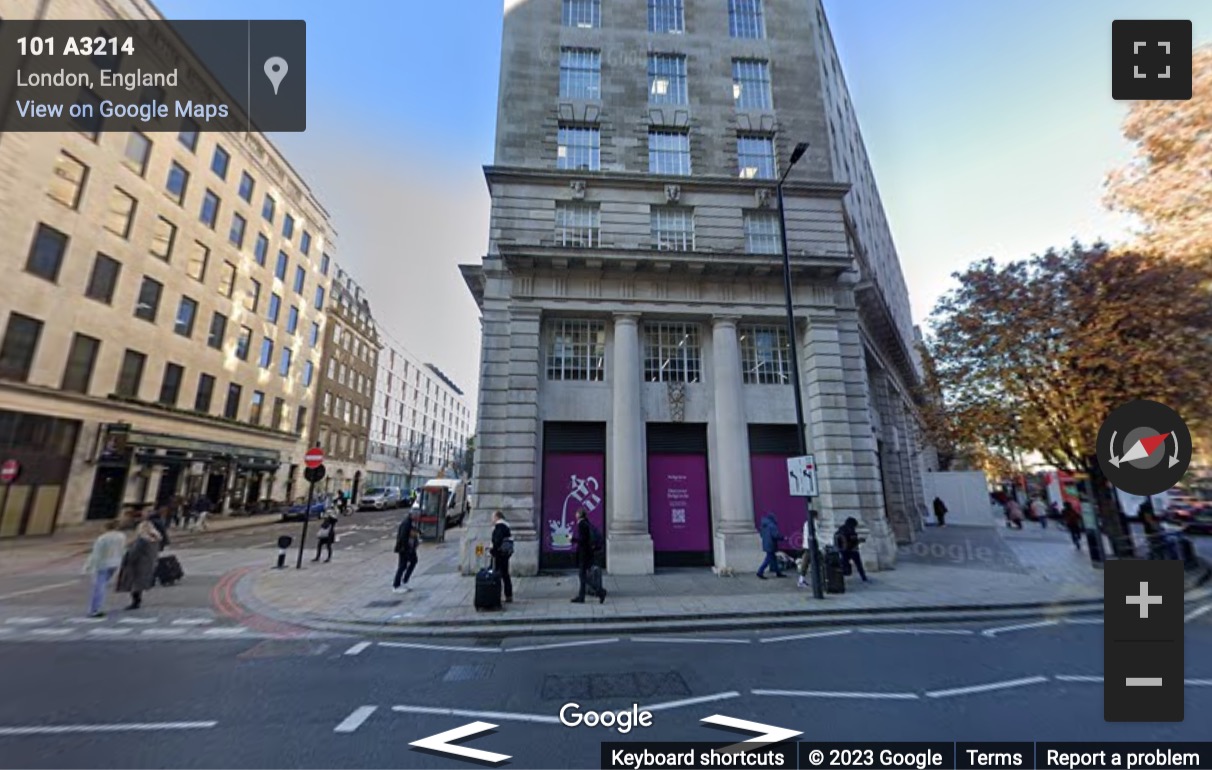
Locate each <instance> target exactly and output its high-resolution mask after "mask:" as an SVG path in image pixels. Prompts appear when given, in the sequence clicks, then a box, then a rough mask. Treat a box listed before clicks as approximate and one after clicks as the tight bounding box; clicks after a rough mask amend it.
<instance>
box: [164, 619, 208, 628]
mask: <svg viewBox="0 0 1212 770" xmlns="http://www.w3.org/2000/svg"><path fill="white" fill-rule="evenodd" d="M214 622H215V619H214V618H177V619H176V620H174V621H173V625H174V626H209V625H210V624H211V623H214Z"/></svg>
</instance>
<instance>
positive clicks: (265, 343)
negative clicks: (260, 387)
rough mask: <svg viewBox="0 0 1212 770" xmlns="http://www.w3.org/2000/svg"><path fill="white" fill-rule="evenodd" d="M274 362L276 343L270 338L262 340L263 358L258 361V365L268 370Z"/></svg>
mask: <svg viewBox="0 0 1212 770" xmlns="http://www.w3.org/2000/svg"><path fill="white" fill-rule="evenodd" d="M273 360H274V341H273V340H271V339H270V338H269V337H262V338H261V357H260V358H259V359H258V360H257V365H258V366H260V367H261V368H262V369H268V368H269V366H270V364H272V363H273Z"/></svg>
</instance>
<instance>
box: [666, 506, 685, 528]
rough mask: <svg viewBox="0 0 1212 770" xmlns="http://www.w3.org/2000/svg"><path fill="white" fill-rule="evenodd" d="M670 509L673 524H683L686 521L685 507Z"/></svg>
mask: <svg viewBox="0 0 1212 770" xmlns="http://www.w3.org/2000/svg"><path fill="white" fill-rule="evenodd" d="M670 510H671V512H672V513H673V523H674V524H685V523H686V509H685V508H672V509H670Z"/></svg>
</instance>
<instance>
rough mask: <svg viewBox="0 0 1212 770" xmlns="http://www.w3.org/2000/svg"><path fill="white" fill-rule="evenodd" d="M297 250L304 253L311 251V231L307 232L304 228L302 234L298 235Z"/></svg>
mask: <svg viewBox="0 0 1212 770" xmlns="http://www.w3.org/2000/svg"><path fill="white" fill-rule="evenodd" d="M299 251H301V252H303V253H304V254H310V253H311V233H309V232H307V231H306V230H304V231H303V234H302V235H300V236H299Z"/></svg>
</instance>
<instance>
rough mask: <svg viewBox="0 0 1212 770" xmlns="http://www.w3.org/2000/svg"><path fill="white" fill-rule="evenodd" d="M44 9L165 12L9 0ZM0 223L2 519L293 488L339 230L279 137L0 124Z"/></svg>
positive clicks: (12, 524)
mask: <svg viewBox="0 0 1212 770" xmlns="http://www.w3.org/2000/svg"><path fill="white" fill-rule="evenodd" d="M35 9H37V10H38V12H44V13H46V14H48V17H49V18H56V19H88V18H96V19H107V18H130V19H154V18H158V16H157V14H156V12H155V10H154V8H152V7H151V6H150V5H149V4H147V3H142V2H136V1H135V0H112V1H111V2H97V1H96V0H64V2H56V3H37V4H35V3H13V2H8V0H0V17H4V18H9V19H11V18H23V14H24V13H29V12H31V11H33V10H35ZM184 55H185V57H186V60H187V61H188V55H187V54H184ZM190 66H193V65H190ZM197 72H198V74H199V76H200V77H203V78H205V77H207V76H206V75H205V73H203V72H201V71H200V70H197ZM216 88H217V86H216ZM0 231H2V232H4V233H5V238H4V239H2V240H0V267H3V270H4V274H5V280H4V281H3V282H0V460H6V459H15V460H17V461H18V462H19V463H20V465H21V473H20V475H19V476H18V478H17V480H16V481H15V483H13V484H12V485H9V486H7V487H4V488H0V537H12V536H21V535H36V534H47V533H49V532H51V531H52V530H54V529H56V528H57V527H60V526H63V525H72V524H78V523H82V522H85V521H86V520H93V519H106V518H113V517H114V516H116V515H117V514H118V512H119V510H120V509H121V507H122V506H123V505H124V504H151V503H156V502H160V501H163V500H165V499H166V498H168V497H170V496H173V495H185V496H193V495H205V496H207V497H209V498H210V499H211V500H212V502H213V503H214V505H215V509H216V510H219V509H231V508H234V507H241V506H249V505H252V504H255V503H256V502H258V501H260V500H264V499H267V498H272V499H278V500H280V499H282V498H284V497H286V496H287V495H288V494H289V492H288V490H289V487H290V484H291V478H292V475H293V473H294V470H295V469H296V468H297V467H300V466H301V465H302V453H303V451H304V442H303V438H304V435H305V432H306V427H307V426H308V425H309V424H310V419H309V418H310V412H311V411H313V402H314V393H315V382H314V380H315V377H316V374H317V372H316V368H317V367H318V365H319V360H320V359H319V356H320V345H319V340H320V330H321V329H322V328H323V326H324V324H325V312H324V311H325V305H324V297H325V294H326V292H327V291H328V288H329V283H330V279H329V276H328V270H329V265H330V262H331V257H330V256H329V255H330V254H331V253H332V251H333V247H334V239H335V233H334V231H333V229H332V226H331V224H330V222H329V217H328V213H327V212H326V211H325V209H324V208H323V206H322V205H321V204H320V203H319V202H318V200H317V199H316V197H315V195H314V194H313V193H312V192H311V190H310V189H309V188H308V186H307V184H306V182H305V181H304V180H303V179H302V178H301V177H300V176H299V175H298V174H297V173H296V172H295V171H294V169H292V168H291V166H290V164H289V163H288V162H287V160H286V158H284V157H283V156H282V155H281V154H280V153H279V152H278V151H277V150H276V149H275V148H274V146H273V145H272V144H270V142H269V141H268V140H266V139H265V137H264V136H262V135H259V134H257V133H251V134H246V133H240V134H229V133H225V132H194V131H183V132H181V133H180V134H176V133H154V134H147V135H144V134H140V133H138V132H100V133H97V134H96V135H94V136H90V135H89V134H86V133H83V132H81V133H74V132H65V133H14V132H9V133H4V134H0Z"/></svg>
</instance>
